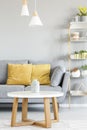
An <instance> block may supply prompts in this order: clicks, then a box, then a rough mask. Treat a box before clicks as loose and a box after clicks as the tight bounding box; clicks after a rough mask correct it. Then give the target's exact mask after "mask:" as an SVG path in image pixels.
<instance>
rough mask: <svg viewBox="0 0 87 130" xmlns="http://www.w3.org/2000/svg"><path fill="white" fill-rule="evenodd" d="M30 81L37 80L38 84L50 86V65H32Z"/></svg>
mask: <svg viewBox="0 0 87 130" xmlns="http://www.w3.org/2000/svg"><path fill="white" fill-rule="evenodd" d="M31 79H32V81H33V80H34V79H37V80H38V81H39V82H40V84H50V64H40V65H32V76H31Z"/></svg>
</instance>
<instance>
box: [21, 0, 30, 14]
mask: <svg viewBox="0 0 87 130" xmlns="http://www.w3.org/2000/svg"><path fill="white" fill-rule="evenodd" d="M21 16H29V11H28V6H27V0H23V6H22V11H21Z"/></svg>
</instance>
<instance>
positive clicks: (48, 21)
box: [0, 0, 87, 82]
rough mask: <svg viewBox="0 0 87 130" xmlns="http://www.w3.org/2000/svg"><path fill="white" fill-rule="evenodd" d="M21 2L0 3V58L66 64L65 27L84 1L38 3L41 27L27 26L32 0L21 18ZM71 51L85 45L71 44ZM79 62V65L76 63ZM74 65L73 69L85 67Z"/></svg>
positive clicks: (3, 0) (39, 0)
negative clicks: (56, 61) (61, 61)
mask: <svg viewBox="0 0 87 130" xmlns="http://www.w3.org/2000/svg"><path fill="white" fill-rule="evenodd" d="M21 3H22V0H0V59H31V60H35V61H40V60H46V61H53V60H54V59H62V58H63V59H65V61H67V54H68V47H67V34H68V30H67V28H68V24H69V22H70V20H71V19H72V18H73V17H74V16H75V15H76V13H77V8H78V6H87V0H37V8H38V13H39V16H40V18H41V20H42V21H43V24H44V26H43V27H41V28H40V27H38V28H37V27H36V28H31V27H28V24H29V21H30V18H31V15H32V13H33V9H34V0H28V7H29V11H30V17H21V16H20V13H21V7H22V4H21ZM72 48H73V49H71V50H72V52H73V50H80V49H83V48H85V49H87V46H86V44H81V43H80V44H79V45H78V44H77V45H75V46H74V45H72ZM79 63H80V64H79ZM79 63H78V62H74V64H73V66H75V65H77V66H79V65H81V64H84V61H83V62H79ZM86 82H87V80H86Z"/></svg>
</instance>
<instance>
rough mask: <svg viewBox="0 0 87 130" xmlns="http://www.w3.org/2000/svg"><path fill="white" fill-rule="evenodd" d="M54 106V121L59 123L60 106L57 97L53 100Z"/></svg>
mask: <svg viewBox="0 0 87 130" xmlns="http://www.w3.org/2000/svg"><path fill="white" fill-rule="evenodd" d="M52 105H53V112H54V120H55V121H59V115H58V104H57V99H56V97H53V98H52Z"/></svg>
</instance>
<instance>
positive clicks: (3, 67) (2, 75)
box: [0, 60, 69, 103]
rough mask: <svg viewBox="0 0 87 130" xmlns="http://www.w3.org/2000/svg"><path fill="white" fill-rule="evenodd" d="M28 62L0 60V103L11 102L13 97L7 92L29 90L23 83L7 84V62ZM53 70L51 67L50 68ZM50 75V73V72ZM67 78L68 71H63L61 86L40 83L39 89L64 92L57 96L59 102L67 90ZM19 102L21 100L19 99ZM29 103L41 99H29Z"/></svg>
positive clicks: (62, 99) (22, 62) (39, 101)
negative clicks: (61, 95)
mask: <svg viewBox="0 0 87 130" xmlns="http://www.w3.org/2000/svg"><path fill="white" fill-rule="evenodd" d="M9 63H10V64H28V63H29V60H1V61H0V103H12V101H13V99H12V98H9V97H8V96H7V93H8V92H13V91H29V90H30V89H31V87H30V86H24V85H7V84H6V81H7V65H8V64H9ZM38 64H39V63H38ZM51 71H52V72H53V68H51ZM51 75H52V74H51ZM68 80H69V73H68V72H65V74H64V77H63V79H62V84H61V86H56V87H53V86H48V85H41V87H40V90H41V91H62V92H64V96H63V97H60V98H58V102H59V103H61V102H63V101H64V99H65V97H66V94H67V90H68ZM19 101H20V102H21V100H19ZM29 102H30V103H36V102H38V103H41V102H42V100H40V99H38V100H36V99H30V100H29Z"/></svg>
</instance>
